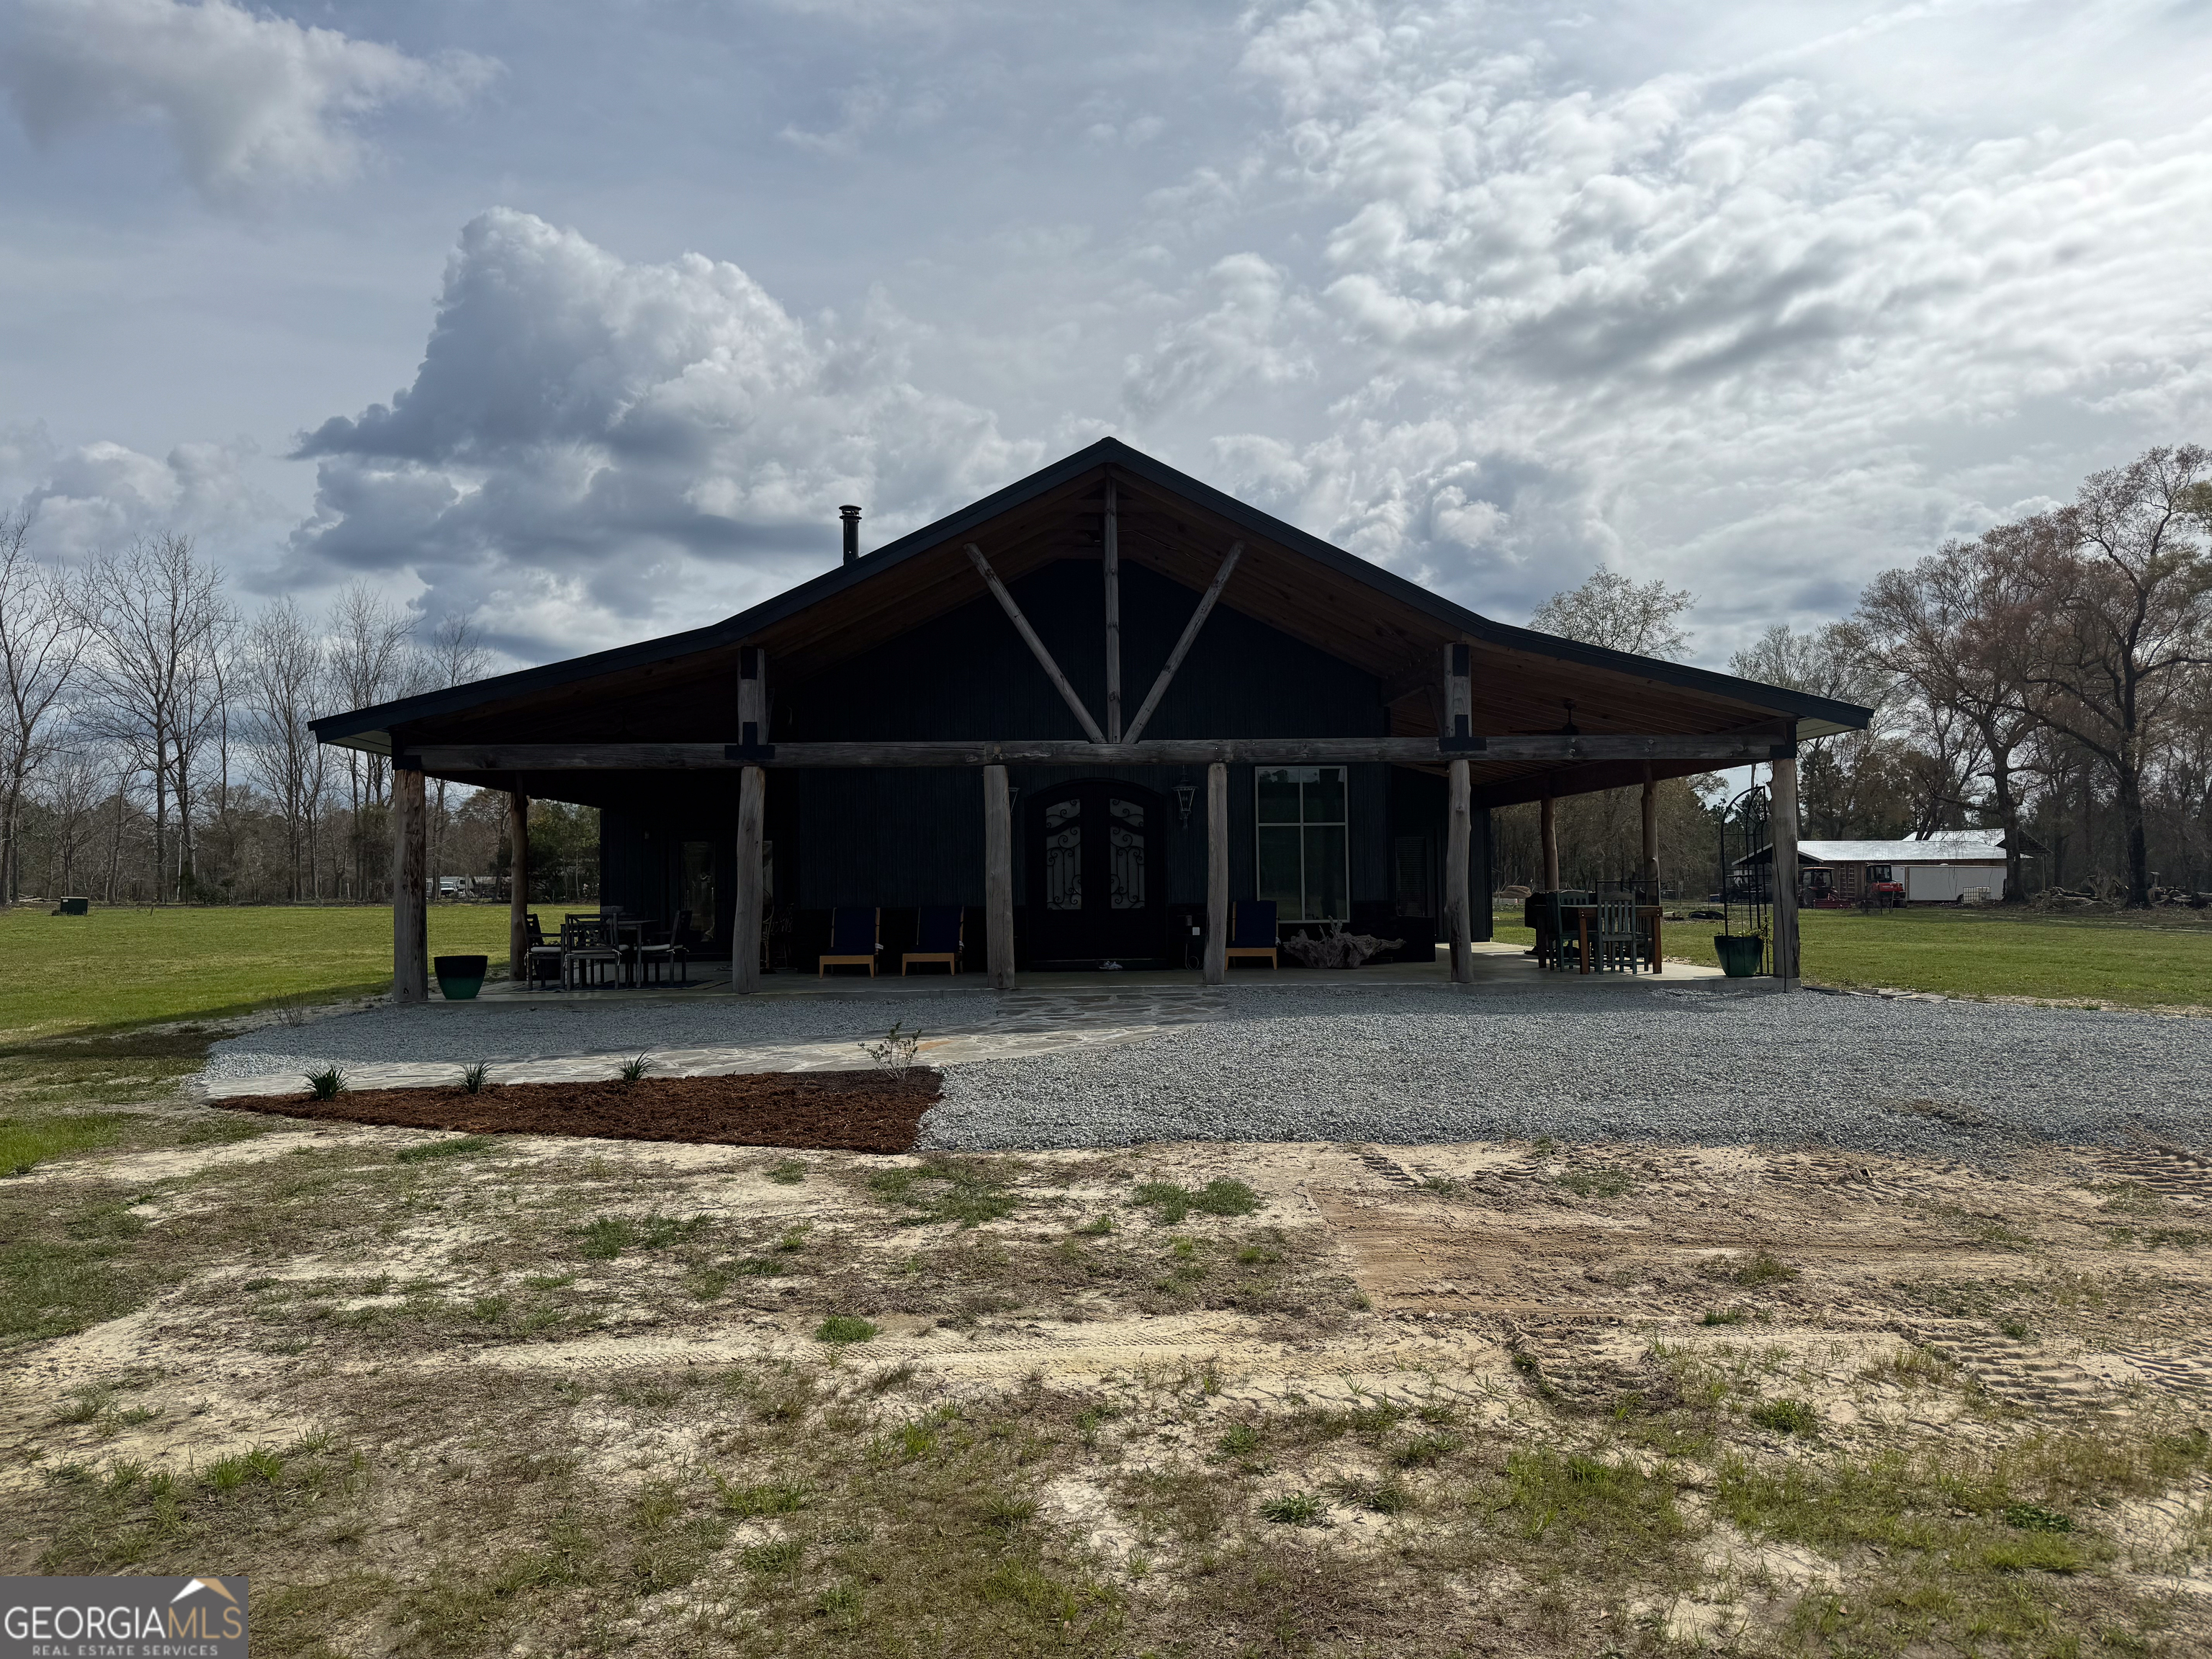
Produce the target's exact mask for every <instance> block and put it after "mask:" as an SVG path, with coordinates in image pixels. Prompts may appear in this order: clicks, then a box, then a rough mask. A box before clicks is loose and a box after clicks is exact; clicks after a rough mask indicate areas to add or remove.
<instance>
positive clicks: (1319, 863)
mask: <svg viewBox="0 0 2212 1659" xmlns="http://www.w3.org/2000/svg"><path fill="white" fill-rule="evenodd" d="M1253 788H1254V792H1255V803H1256V805H1257V806H1258V809H1259V810H1258V811H1257V813H1256V814H1255V816H1256V817H1257V818H1258V821H1259V834H1260V881H1259V887H1260V896H1261V898H1263V899H1273V900H1274V901H1275V903H1276V906H1277V909H1276V915H1277V916H1278V918H1279V920H1281V921H1350V920H1351V917H1352V904H1351V897H1350V894H1351V890H1352V882H1351V866H1350V862H1349V854H1348V848H1347V845H1346V835H1345V787H1344V769H1343V768H1342V767H1341V766H1263V767H1261V769H1259V770H1258V772H1257V773H1256V774H1255V777H1254V780H1253Z"/></svg>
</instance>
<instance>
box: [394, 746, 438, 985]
mask: <svg viewBox="0 0 2212 1659" xmlns="http://www.w3.org/2000/svg"><path fill="white" fill-rule="evenodd" d="M428 817H429V813H428V811H427V810H426V809H425V806H424V803H423V794H422V772H421V771H420V770H419V769H416V768H414V767H411V766H409V765H408V764H406V763H405V762H404V760H403V759H401V758H399V757H394V758H393V761H392V1000H393V1001H394V1002H425V1001H428V1000H429V996H430V925H429V916H428V913H427V912H428V903H427V901H426V900H425V899H424V897H423V884H424V882H425V881H426V880H427V879H428V874H427V867H428V864H429V856H428V848H427V847H426V846H425V837H424V831H425V828H426V821H427V820H428Z"/></svg>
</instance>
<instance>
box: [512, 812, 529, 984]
mask: <svg viewBox="0 0 2212 1659" xmlns="http://www.w3.org/2000/svg"><path fill="white" fill-rule="evenodd" d="M507 854H508V857H507V977H508V978H509V979H519V980H527V979H528V978H529V977H530V797H529V796H527V795H526V794H524V793H522V791H520V789H510V790H508V791H507Z"/></svg>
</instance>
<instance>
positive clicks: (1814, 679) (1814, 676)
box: [1729, 623, 1943, 836]
mask: <svg viewBox="0 0 2212 1659" xmlns="http://www.w3.org/2000/svg"><path fill="white" fill-rule="evenodd" d="M1729 672H1730V673H1732V674H1735V675H1737V676H1739V677H1740V678H1744V679H1747V680H1758V681H1759V682H1760V683H1761V684H1766V685H1779V686H1784V687H1786V688H1787V689H1789V690H1793V691H1807V692H1810V693H1811V694H1812V695H1813V696H1816V697H1830V698H1833V699H1835V700H1836V701H1838V702H1855V703H1858V704H1860V705H1862V706H1863V707H1865V708H1871V709H1873V710H1874V711H1875V712H1874V719H1873V720H1871V721H1870V722H1869V724H1868V726H1867V727H1866V729H1865V730H1863V731H1854V732H1836V733H1832V734H1831V735H1830V736H1827V737H1823V738H1809V739H1808V740H1807V742H1806V743H1805V744H1803V746H1802V752H1801V754H1800V756H1799V768H1800V770H1799V774H1798V781H1799V790H1800V795H1799V799H1800V805H1801V810H1802V815H1803V818H1804V823H1805V827H1806V828H1807V829H1809V830H1811V831H1814V832H1815V833H1816V834H1826V835H1830V836H1850V835H1874V836H1893V835H1896V834H1898V833H1899V830H1900V829H1903V828H1904V827H1905V822H1906V821H1907V820H1909V819H1911V820H1917V819H1920V818H1922V817H1923V816H1925V815H1924V814H1923V812H1922V811H1916V810H1914V806H1915V805H1917V803H1918V802H1920V801H1923V800H1927V799H1930V798H1931V797H1933V798H1937V799H1940V798H1941V796H1942V793H1943V791H1942V787H1941V786H1940V785H1936V786H1933V787H1931V781H1930V780H1929V779H1927V778H1926V777H1924V776H1921V777H1917V778H1916V776H1915V773H1916V772H1917V771H1920V770H1922V769H1921V768H1918V767H1917V766H1916V765H1915V764H1914V763H1911V762H1909V761H1908V759H1907V757H1906V756H1905V755H1904V754H1903V753H1901V752H1899V742H1898V737H1899V719H1898V716H1899V712H1900V711H1899V708H1898V706H1897V695H1896V686H1895V684H1894V683H1893V680H1892V679H1891V678H1890V677H1889V675H1887V673H1886V672H1884V671H1883V670H1882V667H1881V665H1880V664H1879V663H1878V662H1876V661H1875V659H1873V658H1872V657H1871V656H1870V655H1869V653H1868V652H1867V651H1866V649H1865V648H1864V645H1863V641H1862V640H1861V639H1860V638H1859V636H1858V635H1857V634H1856V633H1854V632H1853V631H1852V629H1850V628H1848V627H1846V626H1845V625H1844V624H1843V623H1829V624H1828V625H1827V626H1826V627H1825V628H1822V629H1818V630H1816V631H1814V632H1811V633H1805V634H1799V633H1796V632H1795V631H1793V630H1792V629H1790V628H1789V627H1788V626H1787V625H1786V624H1784V623H1776V624H1775V625H1774V626H1773V627H1771V628H1770V629H1767V630H1766V632H1765V633H1764V634H1762V635H1759V638H1758V640H1757V641H1754V642H1753V644H1751V645H1750V646H1748V647H1746V648H1745V649H1743V650H1741V651H1738V652H1737V653H1735V655H1734V656H1732V657H1731V658H1730V659H1729ZM1939 816H1940V815H1939Z"/></svg>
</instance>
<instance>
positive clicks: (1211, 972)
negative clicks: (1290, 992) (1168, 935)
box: [1206, 761, 1229, 985]
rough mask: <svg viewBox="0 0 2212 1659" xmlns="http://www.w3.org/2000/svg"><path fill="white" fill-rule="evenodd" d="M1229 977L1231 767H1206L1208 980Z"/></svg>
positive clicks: (1213, 981)
mask: <svg viewBox="0 0 2212 1659" xmlns="http://www.w3.org/2000/svg"><path fill="white" fill-rule="evenodd" d="M1228 977H1229V769H1228V768H1227V767H1226V766H1225V765H1223V764H1222V763H1220V762H1219V761H1215V762H1214V763H1212V764H1211V765H1209V766H1208V767H1207V768H1206V983H1207V984H1208V985H1219V984H1221V983H1222V982H1223V981H1225V980H1226V979H1227V978H1228Z"/></svg>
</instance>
